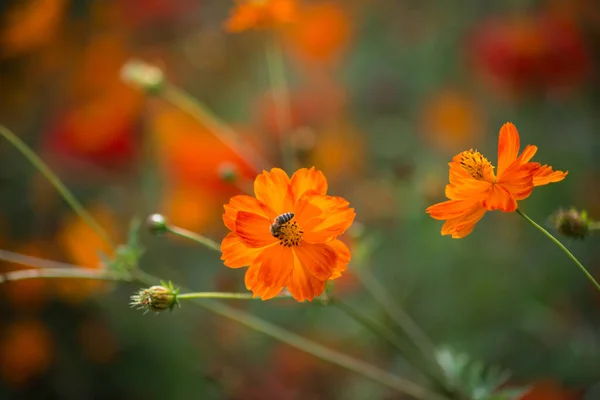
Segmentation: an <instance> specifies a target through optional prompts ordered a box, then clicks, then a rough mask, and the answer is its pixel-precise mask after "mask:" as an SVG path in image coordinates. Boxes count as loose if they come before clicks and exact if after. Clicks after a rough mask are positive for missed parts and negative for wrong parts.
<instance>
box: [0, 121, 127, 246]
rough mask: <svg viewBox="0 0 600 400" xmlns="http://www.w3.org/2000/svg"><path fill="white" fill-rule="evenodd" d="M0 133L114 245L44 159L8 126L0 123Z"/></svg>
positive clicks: (77, 212)
mask: <svg viewBox="0 0 600 400" xmlns="http://www.w3.org/2000/svg"><path fill="white" fill-rule="evenodd" d="M0 135H2V137H4V138H5V139H6V140H8V141H9V142H10V143H11V144H12V145H13V146H15V148H16V149H17V150H19V151H20V152H21V154H23V156H25V158H26V159H27V160H28V161H29V162H30V163H31V164H32V165H33V166H34V167H35V168H36V169H37V170H38V171H39V172H40V173H41V174H42V175H43V176H44V178H46V179H47V180H48V182H50V184H51V185H52V186H54V188H55V189H56V191H57V192H58V193H59V194H60V195H61V196H62V198H63V199H64V200H65V201H66V202H67V204H69V206H70V207H71V208H72V209H73V211H75V213H76V214H77V215H78V216H79V217H81V219H83V220H84V221H85V223H86V224H88V225H89V226H90V228H92V229H93V230H94V232H96V234H97V235H98V236H99V237H100V238H102V240H104V241H105V242H106V243H108V244H109V245H110V247H112V248H114V247H115V245H114V243H113V242H112V240H111V239H110V236H109V235H108V233H106V231H105V230H104V228H102V226H100V224H99V223H98V222H97V221H96V220H95V219H94V217H92V215H91V214H90V213H89V212H88V211H87V210H86V209H85V208H84V207H83V205H82V204H81V203H80V202H79V200H77V199H76V198H75V196H73V193H71V191H70V190H69V189H67V187H66V186H65V185H64V184H63V183H62V182H61V180H60V179H59V178H58V176H56V174H55V173H54V172H52V170H51V169H50V168H49V167H48V165H46V163H45V162H44V161H42V159H41V158H40V157H38V155H37V154H35V152H34V151H33V150H31V149H30V148H29V146H27V145H26V144H25V142H23V141H22V140H21V139H20V138H19V137H18V136H17V135H15V134H14V133H12V132H11V131H10V130H9V129H8V128H6V127H4V126H2V125H0Z"/></svg>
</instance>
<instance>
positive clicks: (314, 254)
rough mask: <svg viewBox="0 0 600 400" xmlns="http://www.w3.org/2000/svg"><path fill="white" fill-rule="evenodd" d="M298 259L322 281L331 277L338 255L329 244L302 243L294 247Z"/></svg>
mask: <svg viewBox="0 0 600 400" xmlns="http://www.w3.org/2000/svg"><path fill="white" fill-rule="evenodd" d="M294 253H296V257H298V261H300V264H301V265H302V266H303V267H304V269H305V270H306V271H308V272H309V273H310V274H312V275H313V276H314V277H315V278H317V279H318V280H320V281H324V280H327V279H329V278H330V277H331V274H332V273H333V270H334V269H335V265H336V262H337V255H336V253H335V251H334V249H333V248H331V247H329V245H327V244H310V243H302V244H301V245H300V246H297V247H296V248H294Z"/></svg>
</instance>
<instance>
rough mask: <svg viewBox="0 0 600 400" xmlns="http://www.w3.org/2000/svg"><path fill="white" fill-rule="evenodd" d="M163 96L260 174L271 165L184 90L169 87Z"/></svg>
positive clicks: (225, 123) (227, 125) (162, 93)
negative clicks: (204, 127)
mask: <svg viewBox="0 0 600 400" xmlns="http://www.w3.org/2000/svg"><path fill="white" fill-rule="evenodd" d="M161 95H162V97H163V98H164V99H165V100H167V101H168V102H169V103H171V104H173V105H174V106H176V107H177V108H179V109H181V110H183V111H185V112H187V113H188V114H189V115H191V116H192V117H194V118H195V119H196V120H197V121H198V122H200V124H202V125H204V126H206V127H207V128H208V130H210V132H211V133H212V134H213V135H215V137H216V138H217V139H219V140H220V141H221V142H222V143H223V144H225V145H226V146H228V147H229V148H231V149H232V150H233V151H234V152H235V153H237V154H238V155H239V156H240V157H241V158H242V159H244V160H245V161H246V162H248V163H249V164H250V165H252V166H253V167H254V168H255V169H256V171H258V172H260V171H262V170H263V169H264V168H265V167H266V166H267V165H269V163H268V162H266V161H265V160H264V159H263V158H262V157H261V156H260V155H259V154H258V153H256V152H255V151H253V150H252V147H249V146H247V145H244V144H243V143H242V140H241V139H240V136H239V135H238V133H237V132H236V131H235V130H233V128H231V126H229V124H227V122H225V121H223V120H222V119H220V118H219V117H218V116H217V115H216V114H214V113H213V112H212V111H211V110H210V109H209V108H208V107H206V106H205V105H204V104H203V103H201V102H199V101H198V100H196V99H195V98H194V97H192V96H190V95H189V94H188V93H186V92H185V91H183V90H182V89H180V88H178V87H176V86H173V85H167V86H166V87H165V89H164V90H163V91H162V92H161Z"/></svg>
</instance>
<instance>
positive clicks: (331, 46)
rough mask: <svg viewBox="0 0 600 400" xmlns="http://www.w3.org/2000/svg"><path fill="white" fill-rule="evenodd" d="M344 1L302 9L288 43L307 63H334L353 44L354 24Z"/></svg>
mask: <svg viewBox="0 0 600 400" xmlns="http://www.w3.org/2000/svg"><path fill="white" fill-rule="evenodd" d="M342 4H343V2H331V1H325V2H318V3H313V4H310V5H306V6H304V7H302V8H301V10H300V13H299V15H298V19H297V21H296V22H297V23H296V24H294V25H293V26H292V27H290V29H289V32H288V33H287V39H288V42H289V43H290V44H291V46H292V49H294V50H295V51H296V53H297V55H298V56H300V57H302V58H303V59H304V60H308V61H315V62H330V61H333V60H335V58H336V56H337V55H339V53H340V51H341V50H343V49H344V48H345V47H346V46H347V45H348V43H349V41H350V36H351V21H350V15H349V13H348V11H347V10H346V9H345V8H344V7H343V6H342Z"/></svg>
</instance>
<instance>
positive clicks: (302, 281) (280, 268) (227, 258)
mask: <svg viewBox="0 0 600 400" xmlns="http://www.w3.org/2000/svg"><path fill="white" fill-rule="evenodd" d="M254 193H255V196H256V197H251V196H245V195H240V196H235V197H233V198H231V200H230V201H229V203H228V204H226V205H225V214H223V221H224V223H225V226H227V228H229V229H230V230H231V232H230V233H229V234H228V235H227V236H226V237H225V238H224V239H223V241H222V242H221V251H222V253H223V254H222V257H221V259H222V260H223V261H224V263H225V265H226V266H228V267H230V268H241V267H245V266H249V268H248V270H247V271H246V278H245V281H246V287H247V288H248V289H249V290H251V291H252V292H253V294H254V295H255V296H259V297H260V298H262V299H263V300H267V299H270V298H273V297H275V296H277V294H279V292H280V291H281V290H282V289H283V288H284V287H286V288H287V290H288V291H289V292H290V294H291V295H292V296H293V297H294V298H295V299H296V300H298V301H303V300H309V301H311V300H312V299H313V298H314V297H315V296H319V295H320V294H321V293H322V292H323V290H324V288H325V282H326V281H327V280H328V279H335V278H337V277H339V276H341V273H342V272H343V271H344V270H346V268H347V266H348V262H349V261H350V257H351V255H350V250H349V249H348V247H347V246H346V245H345V244H344V243H342V241H340V240H338V239H337V237H338V236H340V235H341V234H343V233H344V232H345V231H346V229H348V228H349V227H350V225H352V222H353V221H354V217H355V216H356V214H355V212H354V209H353V208H349V203H348V201H346V200H344V199H343V198H341V197H336V196H328V195H327V194H326V193H327V180H326V179H325V176H324V175H323V173H322V172H321V171H317V170H315V168H314V167H313V168H311V169H306V168H302V169H300V170H298V171H296V172H295V173H294V175H293V176H292V177H291V178H289V177H288V175H287V174H286V173H285V172H284V171H283V170H281V169H279V168H273V169H271V171H270V172H267V171H263V173H262V174H260V175H259V176H258V177H257V178H256V180H255V182H254Z"/></svg>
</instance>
